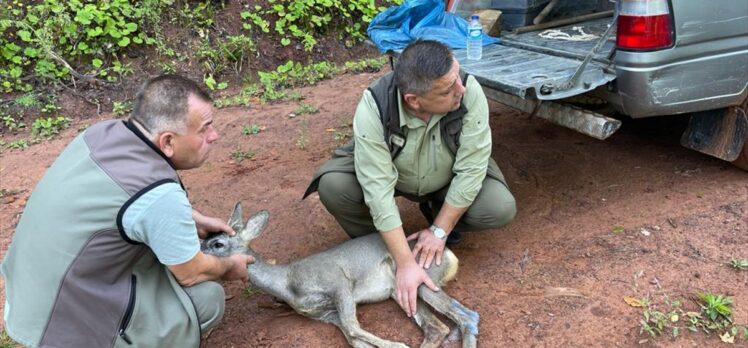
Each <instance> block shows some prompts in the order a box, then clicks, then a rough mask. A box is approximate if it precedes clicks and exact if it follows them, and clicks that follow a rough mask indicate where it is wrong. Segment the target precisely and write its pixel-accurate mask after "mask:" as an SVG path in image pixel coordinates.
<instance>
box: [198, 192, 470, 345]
mask: <svg viewBox="0 0 748 348" xmlns="http://www.w3.org/2000/svg"><path fill="white" fill-rule="evenodd" d="M269 217H270V214H269V212H268V211H267V210H261V211H259V212H257V213H256V214H255V215H253V216H252V217H250V218H249V219H248V220H247V222H246V223H242V208H241V202H237V203H236V205H235V206H234V209H233V211H232V213H231V217H230V218H229V221H228V224H229V226H231V228H232V229H233V230H234V231H235V232H236V234H235V235H234V236H231V237H230V236H228V235H227V234H224V233H220V234H213V235H210V236H208V237H207V238H206V239H205V240H203V241H202V242H201V251H202V252H203V253H205V254H209V255H214V256H219V257H226V256H230V255H234V254H237V253H244V254H248V255H251V256H252V257H254V259H255V262H254V263H252V264H250V265H248V266H247V271H248V272H249V280H250V282H251V283H252V284H253V285H254V286H255V287H257V288H259V289H261V290H263V291H264V292H265V293H268V294H270V295H272V296H274V297H276V298H277V299H279V300H281V301H283V302H285V303H286V304H288V305H289V306H290V307H291V308H293V309H294V310H295V311H296V312H297V313H299V314H301V315H303V316H306V317H309V318H312V319H316V320H319V321H322V322H325V323H330V324H333V325H335V326H337V327H338V328H339V329H340V331H342V333H343V335H344V336H345V339H346V340H347V341H348V344H350V345H351V346H352V347H355V348H359V347H361V348H370V347H383V348H402V347H408V346H407V345H405V344H403V343H399V342H393V341H388V340H385V339H382V338H379V337H377V336H375V335H374V334H372V333H370V332H368V331H366V330H364V329H362V328H361V326H360V325H359V322H358V320H357V318H356V306H357V304H360V303H375V302H381V301H384V300H387V299H388V298H389V299H393V300H394V299H395V262H394V260H393V258H392V256H391V255H390V254H389V252H388V251H387V248H386V246H385V244H384V241H383V240H382V238H381V236H380V235H379V234H378V233H374V234H370V235H367V236H363V237H359V238H355V239H351V240H348V241H346V242H343V243H341V244H338V245H336V246H333V247H331V248H329V249H327V250H325V251H322V252H319V253H316V254H312V255H310V256H307V257H305V258H302V259H299V260H296V261H292V262H290V263H288V264H275V263H273V262H267V261H266V260H264V259H263V258H262V257H261V256H260V255H259V254H257V253H256V252H255V251H254V250H253V249H252V248H251V247H250V242H251V241H252V240H253V239H255V238H257V237H258V236H259V235H260V234H261V233H262V232H263V231H264V229H265V228H266V227H267V223H268V219H269ZM410 247H411V249H412V248H413V242H411V245H410ZM457 268H458V260H457V257H456V256H455V254H454V253H453V252H452V251H451V250H449V249H447V248H445V249H444V253H443V256H442V263H441V265H440V266H436V265H432V266H431V267H429V268H428V269H427V270H426V272H427V274H428V275H429V277H431V279H432V280H433V281H434V283H436V284H437V286H439V287H440V288H441V287H442V286H443V285H444V284H446V283H447V282H449V281H450V280H452V279H454V277H455V276H456V274H457ZM429 307H431V308H433V309H434V310H435V311H437V312H439V313H441V314H443V315H444V316H446V317H447V318H449V319H450V320H452V321H454V322H455V323H456V324H457V327H458V328H459V331H460V334H461V336H462V347H463V348H474V347H476V345H477V337H478V323H479V315H478V313H476V312H475V311H473V310H470V309H468V308H467V307H465V306H463V305H462V304H461V303H460V302H458V301H457V300H455V299H454V298H452V297H450V296H449V295H447V294H446V293H444V291H443V290H442V291H432V290H431V289H429V288H428V287H426V286H424V285H421V286H420V287H419V288H418V304H417V310H416V313H415V315H414V316H413V318H414V320H415V322H416V324H417V325H418V326H419V327H420V328H421V330H422V331H423V334H424V339H423V342H422V344H421V347H422V348H427V347H438V346H440V345H441V344H442V342H443V341H444V339H445V337H446V336H447V335H448V334H449V327H448V326H447V325H446V324H444V323H443V322H442V321H441V319H439V318H438V317H437V316H436V315H435V314H434V312H432V311H431V309H430V308H429Z"/></svg>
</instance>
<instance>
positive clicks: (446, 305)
mask: <svg viewBox="0 0 748 348" xmlns="http://www.w3.org/2000/svg"><path fill="white" fill-rule="evenodd" d="M418 296H419V297H420V298H421V299H423V301H425V302H426V303H428V304H429V305H431V307H433V308H434V310H436V311H438V312H439V313H442V314H444V315H446V316H447V318H449V319H451V320H452V321H454V322H455V323H457V325H458V326H459V327H460V333H461V334H462V347H463V348H475V347H476V346H477V341H478V322H479V321H480V316H479V315H478V313H476V312H475V311H473V310H471V309H469V308H467V307H465V306H463V305H462V304H461V303H459V302H457V300H455V299H453V298H451V297H449V295H447V294H446V293H444V292H443V291H432V290H431V289H428V288H426V287H423V286H422V287H420V288H419V289H418Z"/></svg>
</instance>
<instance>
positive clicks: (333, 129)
mask: <svg viewBox="0 0 748 348" xmlns="http://www.w3.org/2000/svg"><path fill="white" fill-rule="evenodd" d="M334 131H335V128H327V129H325V132H334Z"/></svg>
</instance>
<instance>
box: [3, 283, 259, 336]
mask: <svg viewBox="0 0 748 348" xmlns="http://www.w3.org/2000/svg"><path fill="white" fill-rule="evenodd" d="M262 293H263V291H262V289H260V288H258V287H256V286H254V285H250V286H248V287H246V288H244V289H242V295H243V296H244V297H252V296H255V295H259V294H262ZM0 348H2V347H0Z"/></svg>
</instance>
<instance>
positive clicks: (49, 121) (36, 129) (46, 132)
mask: <svg viewBox="0 0 748 348" xmlns="http://www.w3.org/2000/svg"><path fill="white" fill-rule="evenodd" d="M69 125H70V119H69V118H67V117H63V116H57V117H42V118H37V119H36V120H34V123H33V124H31V134H32V135H34V136H37V137H41V138H51V137H53V136H55V135H57V134H58V133H60V131H61V130H63V129H65V128H67V127H68V126H69Z"/></svg>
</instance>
